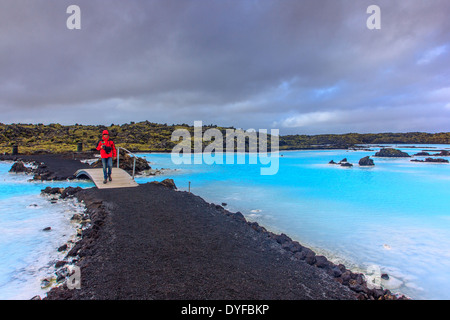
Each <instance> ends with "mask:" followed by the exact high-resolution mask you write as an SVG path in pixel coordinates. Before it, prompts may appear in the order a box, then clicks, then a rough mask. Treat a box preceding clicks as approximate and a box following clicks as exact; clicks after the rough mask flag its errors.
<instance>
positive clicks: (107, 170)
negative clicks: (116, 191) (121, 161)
mask: <svg viewBox="0 0 450 320" xmlns="http://www.w3.org/2000/svg"><path fill="white" fill-rule="evenodd" d="M102 134H103V139H102V140H100V141H99V143H98V145H97V150H100V156H101V158H102V164H103V177H104V180H103V183H106V182H107V179H108V178H109V181H112V178H111V173H112V162H113V158H114V159H115V158H116V157H117V150H116V146H115V145H114V142H113V141H112V140H110V139H109V132H108V130H104V131H103V133H102Z"/></svg>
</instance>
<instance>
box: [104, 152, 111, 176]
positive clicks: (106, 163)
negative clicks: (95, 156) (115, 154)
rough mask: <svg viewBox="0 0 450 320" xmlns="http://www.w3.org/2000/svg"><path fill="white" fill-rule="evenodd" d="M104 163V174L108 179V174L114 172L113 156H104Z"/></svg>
mask: <svg viewBox="0 0 450 320" xmlns="http://www.w3.org/2000/svg"><path fill="white" fill-rule="evenodd" d="M102 164H103V176H104V178H105V180H106V179H107V178H108V176H110V175H111V172H112V157H109V158H102Z"/></svg>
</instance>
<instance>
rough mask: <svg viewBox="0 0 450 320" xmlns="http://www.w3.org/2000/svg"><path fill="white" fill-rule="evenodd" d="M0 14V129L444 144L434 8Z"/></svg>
mask: <svg viewBox="0 0 450 320" xmlns="http://www.w3.org/2000/svg"><path fill="white" fill-rule="evenodd" d="M0 4H1V8H2V10H0V70H1V73H0V111H1V112H2V118H1V120H0V121H2V122H44V123H49V122H61V123H75V122H79V123H103V124H109V123H111V122H114V123H123V122H128V121H141V120H147V119H148V120H150V121H155V122H163V123H164V122H167V123H182V122H186V123H190V124H193V121H194V120H202V121H203V123H207V124H209V123H215V124H218V125H233V126H236V127H242V128H271V127H277V128H280V129H281V133H293V132H298V133H303V132H306V133H325V132H350V131H360V132H380V131H416V130H417V131H418V130H420V131H448V125H447V123H448V120H450V83H449V81H448V79H449V66H450V64H449V63H450V61H449V60H450V55H449V51H450V36H449V33H448V31H447V30H449V29H450V23H449V21H450V20H449V19H448V15H449V14H450V10H449V9H450V5H449V4H448V1H445V0H442V1H440V0H434V1H426V2H424V1H420V0H410V1H359V0H358V1H357V0H352V1H350V0H347V1H345V0H343V1H325V0H322V1H312V0H283V1H275V0H260V1H256V0H255V1H252V0H242V1H231V0H229V1H227V0H224V1H214V0H196V1H193V0H192V1H189V0H155V1H140V0H131V1H118V0H116V1H111V0H108V1H101V0H90V1H56V0H54V1H51V0H46V1H39V0H34V1H31V0H29V1H25V0H22V1H20V0H15V1H13V0H0ZM71 4H77V5H79V6H80V8H81V11H82V14H81V16H82V22H81V26H82V29H81V30H68V29H67V28H66V19H67V17H68V16H69V15H68V14H66V8H67V7H68V6H69V5H71ZM371 4H377V5H379V6H380V7H381V12H382V28H381V30H368V29H367V27H366V19H367V18H368V16H369V15H368V14H367V13H366V9H367V7H368V6H369V5H371Z"/></svg>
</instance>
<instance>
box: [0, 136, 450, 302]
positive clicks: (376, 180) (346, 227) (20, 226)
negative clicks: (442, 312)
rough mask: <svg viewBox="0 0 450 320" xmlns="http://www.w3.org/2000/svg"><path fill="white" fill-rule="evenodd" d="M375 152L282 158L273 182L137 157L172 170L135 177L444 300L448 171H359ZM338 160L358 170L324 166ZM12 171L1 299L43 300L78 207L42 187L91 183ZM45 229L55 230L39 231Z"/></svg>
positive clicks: (395, 285) (4, 202)
mask: <svg viewBox="0 0 450 320" xmlns="http://www.w3.org/2000/svg"><path fill="white" fill-rule="evenodd" d="M398 147H399V148H400V149H402V150H403V151H406V152H408V153H409V154H411V155H412V154H414V153H417V152H419V151H421V150H422V149H432V150H433V149H434V150H440V149H447V150H450V146H448V145H440V146H439V145H427V146H421V147H422V148H405V147H402V146H398ZM378 149H379V148H376V147H373V148H372V150H373V151H347V150H332V151H327V150H319V151H288V152H280V157H279V171H278V173H277V174H276V175H273V176H270V175H267V176H263V175H261V174H260V169H261V167H262V166H265V165H260V164H256V165H255V164H248V161H246V164H234V165H230V164H221V165H219V164H214V165H207V164H195V165H194V164H191V165H188V164H181V165H175V164H173V163H172V160H171V156H170V154H142V155H141V156H145V157H146V158H147V160H148V161H150V162H151V165H152V167H153V168H169V169H176V171H170V172H168V173H166V174H164V175H162V176H157V177H137V178H136V180H137V181H138V182H139V183H146V182H148V181H153V180H158V181H161V180H163V179H165V178H172V179H174V181H175V183H176V185H177V187H178V189H180V190H188V187H189V182H191V192H193V193H195V194H197V195H199V196H201V197H203V198H204V199H205V200H207V201H209V202H214V203H218V204H221V203H222V202H225V203H227V205H226V208H227V209H228V210H231V211H241V212H242V213H243V214H244V215H245V216H246V218H247V219H248V220H251V221H257V222H258V223H260V224H261V225H263V226H264V227H266V228H267V229H269V230H271V231H274V232H277V233H280V232H284V233H286V234H287V235H289V236H290V237H291V238H293V239H294V240H298V241H299V242H300V243H302V244H304V245H307V246H309V247H311V248H312V249H314V250H315V251H316V252H318V253H319V254H324V255H326V256H327V257H328V258H330V259H331V260H333V261H334V262H337V263H344V264H345V265H346V266H347V267H348V268H351V269H353V270H354V271H359V272H364V273H366V271H367V269H368V268H369V267H371V266H377V267H379V268H380V270H381V272H382V273H387V274H389V276H390V280H389V281H385V280H383V281H382V284H383V286H385V287H387V288H389V289H391V290H392V291H394V292H400V293H403V294H406V295H409V296H410V297H412V298H416V299H450V289H449V288H450V165H449V164H431V163H414V162H410V161H409V160H410V159H409V158H373V159H374V161H375V167H370V168H367V167H359V166H358V164H357V163H358V161H359V159H360V158H362V157H364V156H367V155H370V156H373V155H374V154H375V152H376V151H377V150H378ZM197 156H198V155H197ZM343 158H347V159H348V161H349V162H351V163H353V164H354V166H353V167H352V168H344V167H340V166H336V165H329V164H328V162H329V161H330V160H334V161H335V162H338V161H340V160H342V159H343ZM418 158H419V159H424V157H418ZM446 159H450V158H449V157H447V158H446ZM224 163H226V161H224ZM11 165H12V163H1V162H0V299H12V298H19V299H29V298H30V297H32V296H33V295H35V294H41V296H42V290H41V289H40V279H41V278H42V277H44V276H45V275H46V274H48V273H50V272H51V271H52V268H51V265H52V262H53V263H54V261H55V260H58V259H60V258H62V254H60V255H58V253H57V252H56V248H58V247H59V246H60V245H61V244H63V243H64V242H65V241H66V240H67V239H69V238H70V237H71V236H73V234H74V228H73V226H71V225H70V223H69V222H68V221H69V220H70V217H71V216H72V214H73V212H74V211H76V210H78V208H77V207H76V204H73V203H58V204H51V203H50V202H49V201H48V200H47V198H45V197H43V196H40V195H39V193H40V190H41V189H43V188H45V187H46V186H47V185H51V186H62V187H65V186H68V185H72V186H75V185H80V186H82V187H92V183H89V182H73V181H72V182H55V183H41V182H28V181H27V180H28V179H29V178H31V177H30V176H25V175H16V174H10V173H8V170H9V169H10V167H11ZM266 166H267V165H266ZM30 204H36V205H37V206H30ZM47 226H51V227H52V230H51V232H48V233H46V232H43V231H42V229H43V228H45V227H47Z"/></svg>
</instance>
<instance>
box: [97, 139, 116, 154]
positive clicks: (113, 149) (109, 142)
mask: <svg viewBox="0 0 450 320" xmlns="http://www.w3.org/2000/svg"><path fill="white" fill-rule="evenodd" d="M103 146H106V147H110V148H111V151H110V152H109V153H106V151H105V149H103V148H102V147H103ZM97 150H100V156H101V157H102V158H111V157H117V150H116V146H115V145H114V142H113V141H112V140H109V139H108V140H105V139H104V138H103V140H100V141H99V142H98V146H97Z"/></svg>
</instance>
